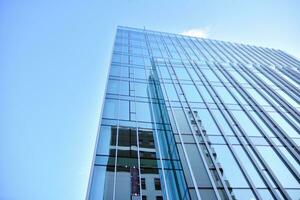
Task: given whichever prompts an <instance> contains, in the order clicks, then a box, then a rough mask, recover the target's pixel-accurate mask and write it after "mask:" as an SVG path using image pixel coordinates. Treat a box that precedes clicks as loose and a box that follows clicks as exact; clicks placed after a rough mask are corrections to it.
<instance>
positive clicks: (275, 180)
mask: <svg viewBox="0 0 300 200" xmlns="http://www.w3.org/2000/svg"><path fill="white" fill-rule="evenodd" d="M198 70H199V72H200V73H201V74H202V76H203V77H204V78H205V80H206V81H207V82H209V81H208V79H207V78H206V76H205V75H204V74H203V73H202V71H201V70H200V68H198ZM211 89H212V90H213V91H214V93H216V91H215V90H214V89H213V88H211ZM216 94H217V93H216ZM217 98H218V99H219V101H220V102H221V104H222V105H223V106H224V108H225V110H226V113H227V114H228V115H229V117H230V119H231V120H232V121H233V122H234V124H236V125H237V126H236V127H237V128H238V129H239V131H240V132H241V133H242V135H243V136H244V138H245V139H246V140H247V142H248V143H249V145H250V148H251V149H252V151H253V152H254V154H255V155H256V157H257V158H258V159H259V161H260V162H261V164H262V165H263V166H264V168H265V169H267V172H268V173H269V174H270V176H271V178H272V179H273V181H274V182H275V184H276V185H277V186H278V187H279V188H280V191H281V192H282V194H284V196H285V197H286V199H291V198H290V197H289V195H288V194H287V193H286V191H285V190H284V189H283V186H282V185H281V183H280V182H279V180H278V179H277V177H276V176H275V174H274V173H273V172H272V171H271V168H270V167H269V165H268V164H267V163H266V161H265V160H264V159H263V157H262V156H261V155H260V153H259V152H258V150H257V149H256V147H255V145H254V144H253V142H252V141H251V140H250V139H249V136H248V135H247V134H246V132H245V131H244V129H243V128H242V126H241V125H240V123H239V122H238V120H237V119H236V118H235V117H234V116H233V114H232V113H231V112H230V109H228V107H227V105H226V104H225V103H224V102H223V100H222V99H221V98H220V97H219V96H218V95H217ZM223 116H224V117H225V118H226V119H227V116H226V115H223ZM227 120H228V119H227ZM228 122H229V120H228ZM232 131H234V132H235V135H236V136H237V138H238V139H239V141H240V143H241V144H242V145H244V146H245V143H244V141H243V140H242V139H241V138H240V137H241V136H240V135H239V134H238V133H237V132H236V130H235V129H234V128H232ZM249 155H251V154H249ZM251 160H252V161H254V158H253V157H252V159H251ZM253 163H256V162H253ZM256 165H257V163H256ZM257 167H258V166H257ZM258 169H259V167H258ZM261 174H262V176H264V175H263V173H261ZM265 181H266V183H268V186H269V187H270V188H271V184H269V182H268V180H267V178H265ZM272 194H273V195H274V197H276V198H278V196H277V194H276V193H275V191H272Z"/></svg>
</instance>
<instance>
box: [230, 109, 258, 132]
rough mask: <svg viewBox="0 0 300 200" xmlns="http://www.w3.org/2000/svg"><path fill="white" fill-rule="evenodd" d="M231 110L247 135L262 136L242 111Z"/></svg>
mask: <svg viewBox="0 0 300 200" xmlns="http://www.w3.org/2000/svg"><path fill="white" fill-rule="evenodd" d="M231 112H232V114H233V115H234V116H235V118H236V120H237V121H238V122H239V124H240V125H241V126H242V128H243V129H244V130H245V132H246V134H247V135H248V136H262V135H261V133H260V132H259V130H258V129H257V128H256V127H255V126H254V124H253V123H252V121H251V120H250V119H249V118H248V116H247V115H246V114H245V112H244V111H239V110H232V111H231Z"/></svg>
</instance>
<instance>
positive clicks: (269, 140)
mask: <svg viewBox="0 0 300 200" xmlns="http://www.w3.org/2000/svg"><path fill="white" fill-rule="evenodd" d="M211 69H212V70H213V68H211ZM213 71H214V70H213ZM214 74H215V75H216V76H217V77H218V78H219V75H218V74H217V73H215V72H214ZM220 80H221V79H220ZM222 84H223V85H224V87H226V88H227V90H228V91H229V93H230V94H231V95H232V96H233V98H234V99H235V100H236V101H237V102H238V103H239V105H240V106H241V107H242V109H243V111H244V112H245V113H246V114H247V116H248V117H249V118H250V120H251V121H252V122H253V124H254V125H255V126H256V127H257V128H258V129H259V131H260V132H261V133H262V134H263V136H264V138H266V139H267V141H268V142H269V144H270V146H271V147H273V149H274V150H275V152H276V153H277V155H279V156H280V157H281V159H282V160H283V161H284V162H285V164H287V165H288V168H289V169H291V170H292V171H293V172H294V175H295V176H297V177H299V176H300V175H299V173H298V172H297V170H296V169H295V168H294V167H293V166H292V165H291V163H290V162H289V161H288V160H287V158H286V157H285V156H284V155H283V154H282V152H281V151H280V150H279V148H278V147H277V145H276V144H275V143H274V142H273V141H272V139H271V138H270V137H269V136H268V134H266V132H265V131H264V130H263V128H262V127H261V126H260V125H259V124H258V123H257V122H256V120H255V119H254V117H253V116H252V115H251V114H250V113H249V111H248V109H247V108H246V107H245V106H244V105H243V104H242V103H241V102H240V100H239V99H238V98H237V97H236V96H235V95H234V94H233V92H232V91H231V90H230V89H229V88H228V86H227V85H226V84H224V83H223V82H222Z"/></svg>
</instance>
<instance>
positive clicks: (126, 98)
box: [87, 27, 300, 200]
mask: <svg viewBox="0 0 300 200" xmlns="http://www.w3.org/2000/svg"><path fill="white" fill-rule="evenodd" d="M299 77H300V61H299V60H297V59H296V58H294V57H292V56H290V55H288V54H287V53H285V52H283V51H281V50H276V49H270V48H263V47H255V46H251V45H244V44H237V43H231V42H224V41H217V40H211V39H203V38H195V37H188V36H182V35H177V34H171V33H163V32H157V31H149V30H143V29H135V28H129V27H118V29H117V33H116V37H115V44H114V49H113V55H112V60H111V65H110V72H109V77H108V82H107V88H106V95H105V101H104V102H105V103H104V106H103V112H102V117H101V121H100V128H99V133H98V138H97V144H96V149H95V156H94V161H93V167H92V171H91V178H90V183H89V188H88V194H87V199H112V200H118V199H128V200H129V199H130V200H133V199H139V200H140V199H151V200H152V199H192V200H193V199H212V200H213V199H217V200H223V199H230V200H235V199H242V200H244V199H249V200H250V199H251V200H252V199H295V200H296V199H300V175H299V170H300V165H299V164H300V162H299V161H300V148H299V146H300V135H299V133H300V114H299V111H300V96H299V94H300V79H299ZM142 183H143V184H142Z"/></svg>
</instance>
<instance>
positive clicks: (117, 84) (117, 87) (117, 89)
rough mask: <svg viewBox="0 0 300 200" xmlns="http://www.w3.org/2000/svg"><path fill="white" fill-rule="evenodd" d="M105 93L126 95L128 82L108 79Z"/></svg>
mask: <svg viewBox="0 0 300 200" xmlns="http://www.w3.org/2000/svg"><path fill="white" fill-rule="evenodd" d="M107 93H112V94H120V95H128V93H129V82H127V81H118V80H109V82H108V87H107Z"/></svg>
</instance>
